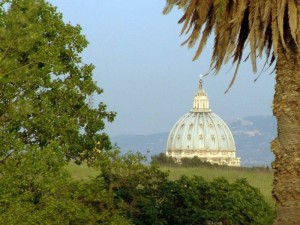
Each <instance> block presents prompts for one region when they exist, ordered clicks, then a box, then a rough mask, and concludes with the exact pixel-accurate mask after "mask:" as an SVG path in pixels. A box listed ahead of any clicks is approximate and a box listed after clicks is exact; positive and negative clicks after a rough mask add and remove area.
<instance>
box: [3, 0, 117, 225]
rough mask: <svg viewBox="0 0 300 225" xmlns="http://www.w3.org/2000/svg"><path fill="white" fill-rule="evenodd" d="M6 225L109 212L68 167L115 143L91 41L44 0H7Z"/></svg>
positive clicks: (94, 217)
mask: <svg viewBox="0 0 300 225" xmlns="http://www.w3.org/2000/svg"><path fill="white" fill-rule="evenodd" d="M0 40H1V41H0V140H1V148H0V224H95V223H97V221H98V220H99V217H102V216H103V215H102V214H101V213H100V214H97V213H95V212H94V209H93V208H90V207H89V206H88V205H84V204H82V202H81V199H80V196H81V195H80V194H79V193H81V192H83V191H84V190H83V189H82V186H83V184H82V183H80V182H74V181H73V180H72V179H71V178H70V176H69V175H68V173H67V171H66V170H65V165H66V163H67V161H68V160H75V161H77V162H81V161H82V160H85V159H89V160H91V159H92V158H93V154H94V151H93V148H94V147H95V146H96V145H97V146H98V148H100V149H110V148H111V146H110V141H109V138H108V136H107V135H106V134H105V133H99V132H100V131H101V130H103V129H104V125H105V124H104V120H108V121H112V120H113V118H114V113H111V112H107V111H106V106H105V105H104V104H103V103H100V104H99V105H98V106H97V107H93V106H90V105H89V104H88V98H89V96H91V95H92V94H101V92H102V89H101V88H99V87H98V86H97V85H96V83H95V82H94V81H93V79H92V71H93V68H94V67H93V65H86V64H84V63H82V60H81V58H80V55H79V54H80V53H81V52H82V51H83V49H84V48H85V47H86V46H87V44H88V42H87V41H86V39H85V37H84V36H83V35H82V34H81V28H80V26H72V25H70V24H65V23H64V22H63V20H62V15H61V14H60V13H58V12H56V9H55V8H54V7H53V6H51V5H50V4H49V3H47V2H45V1H43V0H7V1H1V3H0Z"/></svg>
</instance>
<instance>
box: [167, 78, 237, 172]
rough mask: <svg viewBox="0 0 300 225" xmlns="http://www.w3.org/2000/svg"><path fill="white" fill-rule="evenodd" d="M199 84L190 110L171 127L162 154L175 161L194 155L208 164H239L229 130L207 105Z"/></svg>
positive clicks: (206, 99)
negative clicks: (164, 153) (164, 151)
mask: <svg viewBox="0 0 300 225" xmlns="http://www.w3.org/2000/svg"><path fill="white" fill-rule="evenodd" d="M202 83H203V82H202V79H201V80H200V81H199V89H198V91H197V92H196V93H195V96H194V101H193V107H192V109H191V110H190V111H189V112H188V113H186V114H185V115H183V116H182V117H181V118H180V119H179V120H178V121H177V122H176V123H175V125H174V126H173V128H172V129H171V131H170V134H169V137H168V141H167V148H166V155H167V156H170V157H173V158H175V159H176V160H177V161H179V162H180V160H181V158H184V157H188V158H193V157H195V156H197V157H198V158H200V159H202V160H203V161H206V162H210V163H215V164H219V165H228V166H240V159H239V158H236V148H235V143H234V138H233V136H232V133H231V131H230V129H229V127H228V126H227V124H226V123H225V122H224V121H223V120H222V119H221V118H220V117H219V116H218V115H216V114H215V113H213V112H212V110H211V109H210V108H209V100H208V97H207V94H206V93H205V92H204V90H203V87H202V86H203V84H202Z"/></svg>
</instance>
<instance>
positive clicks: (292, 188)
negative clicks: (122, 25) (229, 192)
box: [272, 32, 300, 225]
mask: <svg viewBox="0 0 300 225" xmlns="http://www.w3.org/2000/svg"><path fill="white" fill-rule="evenodd" d="M287 33H288V32H287ZM287 36H288V34H287ZM286 41H287V50H285V49H283V47H282V46H279V49H278V61H277V65H276V87H275V96H274V102H273V113H274V115H275V116H276V118H277V123H278V130H277V131H278V136H277V138H275V139H274V141H273V142H272V150H273V152H274V154H275V161H274V162H273V164H272V167H273V169H274V170H275V173H274V181H273V197H274V198H275V200H276V221H275V224H276V225H293V224H295V225H299V224H300V52H299V50H298V47H297V46H296V45H295V43H294V42H293V41H292V40H291V38H289V37H286Z"/></svg>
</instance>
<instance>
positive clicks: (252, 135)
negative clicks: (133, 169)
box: [111, 116, 276, 166]
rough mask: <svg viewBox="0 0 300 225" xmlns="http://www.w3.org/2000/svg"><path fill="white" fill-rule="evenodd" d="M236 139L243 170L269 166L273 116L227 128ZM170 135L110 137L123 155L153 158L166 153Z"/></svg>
mask: <svg viewBox="0 0 300 225" xmlns="http://www.w3.org/2000/svg"><path fill="white" fill-rule="evenodd" d="M228 126H229V127H230V129H231V131H232V134H233V136H234V139H235V144H236V148H237V156H238V157H241V165H242V166H270V165H271V162H272V161H273V159H274V156H273V153H272V152H271V147H270V142H271V141H272V140H273V139H274V137H275V136H276V120H275V118H274V117H273V116H251V117H246V118H244V119H238V120H236V121H233V122H231V123H229V124H228ZM168 135H169V133H168V132H163V133H156V134H151V135H119V136H114V137H111V141H112V143H116V144H117V145H118V146H119V147H120V148H121V151H123V152H127V151H133V152H136V151H139V152H141V153H142V154H144V155H147V157H148V159H150V156H152V155H156V154H159V153H161V152H165V147H166V142H167V139H168Z"/></svg>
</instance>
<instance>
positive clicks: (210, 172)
mask: <svg viewBox="0 0 300 225" xmlns="http://www.w3.org/2000/svg"><path fill="white" fill-rule="evenodd" d="M68 170H69V171H70V173H71V175H72V177H73V178H74V179H76V180H81V179H83V180H85V179H89V177H95V176H97V174H99V172H97V171H95V170H93V169H91V168H89V167H88V166H87V165H86V164H84V163H83V164H81V165H76V164H75V163H69V165H68ZM161 170H162V171H169V174H170V175H169V177H170V179H172V180H175V179H178V178H179V177H180V176H182V175H186V176H189V177H191V176H194V175H197V176H202V177H203V178H204V179H206V180H209V181H211V180H213V179H215V178H217V177H225V178H226V179H227V180H229V181H235V180H236V179H239V178H246V179H247V181H248V182H249V183H250V184H251V185H252V186H254V187H257V188H258V189H260V191H261V193H262V195H263V196H264V197H265V199H266V201H267V202H268V203H269V204H270V205H271V206H272V207H274V201H273V199H272V195H271V190H272V181H273V172H272V171H271V170H267V169H264V168H245V167H240V168H234V167H187V168H185V167H161Z"/></svg>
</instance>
